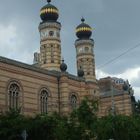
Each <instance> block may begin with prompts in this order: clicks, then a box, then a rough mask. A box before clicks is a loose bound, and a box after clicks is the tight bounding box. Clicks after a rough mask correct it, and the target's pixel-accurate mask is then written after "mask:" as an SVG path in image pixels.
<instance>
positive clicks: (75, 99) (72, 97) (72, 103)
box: [71, 95, 77, 109]
mask: <svg viewBox="0 0 140 140" xmlns="http://www.w3.org/2000/svg"><path fill="white" fill-rule="evenodd" d="M71 106H72V108H73V109H75V108H77V97H76V96H75V95H72V96H71Z"/></svg>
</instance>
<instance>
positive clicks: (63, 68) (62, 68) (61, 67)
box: [60, 59, 67, 72]
mask: <svg viewBox="0 0 140 140" xmlns="http://www.w3.org/2000/svg"><path fill="white" fill-rule="evenodd" d="M60 70H61V71H62V72H65V71H66V70H67V65H66V64H65V63H64V59H63V60H62V63H61V65H60Z"/></svg>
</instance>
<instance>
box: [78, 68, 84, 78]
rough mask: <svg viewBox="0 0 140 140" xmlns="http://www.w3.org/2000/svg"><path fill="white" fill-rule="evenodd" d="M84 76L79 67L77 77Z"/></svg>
mask: <svg viewBox="0 0 140 140" xmlns="http://www.w3.org/2000/svg"><path fill="white" fill-rule="evenodd" d="M83 76H84V71H83V70H82V69H81V68H80V69H79V70H78V77H83Z"/></svg>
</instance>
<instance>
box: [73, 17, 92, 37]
mask: <svg viewBox="0 0 140 140" xmlns="http://www.w3.org/2000/svg"><path fill="white" fill-rule="evenodd" d="M81 21H82V23H81V24H80V25H79V26H77V28H76V36H77V37H78V38H79V39H83V38H90V37H91V35H92V28H91V27H90V26H89V25H88V24H86V23H84V21H85V19H84V18H82V19H81Z"/></svg>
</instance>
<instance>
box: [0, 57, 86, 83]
mask: <svg viewBox="0 0 140 140" xmlns="http://www.w3.org/2000/svg"><path fill="white" fill-rule="evenodd" d="M0 63H5V64H8V65H13V66H16V67H20V68H23V69H27V70H31V71H35V72H39V73H42V74H46V75H50V76H55V77H57V78H58V77H60V75H61V72H58V71H54V70H52V71H50V70H46V69H43V68H40V67H37V66H35V65H30V64H26V63H23V62H20V61H17V60H13V59H9V58H6V57H2V56H0ZM66 75H67V77H68V78H69V79H72V80H76V81H85V79H84V78H79V77H78V76H75V75H72V74H69V73H66Z"/></svg>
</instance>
